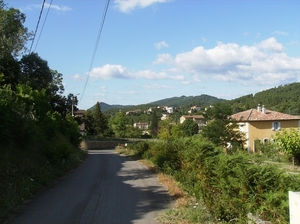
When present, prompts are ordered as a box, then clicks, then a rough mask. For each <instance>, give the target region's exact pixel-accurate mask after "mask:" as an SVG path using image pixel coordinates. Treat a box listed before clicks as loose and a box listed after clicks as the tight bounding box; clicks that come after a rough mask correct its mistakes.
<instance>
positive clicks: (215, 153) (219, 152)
mask: <svg viewBox="0 0 300 224" xmlns="http://www.w3.org/2000/svg"><path fill="white" fill-rule="evenodd" d="M145 145H147V147H145ZM139 147H140V148H139V150H138V151H137V152H139V154H140V155H143V156H144V157H145V156H146V157H147V158H149V159H151V160H152V161H153V162H154V164H155V165H156V166H157V167H158V168H159V170H161V171H162V172H164V173H167V174H171V175H173V176H174V177H175V178H176V179H177V181H179V182H180V184H181V185H182V186H183V187H184V189H185V190H186V191H187V192H188V193H189V194H190V195H193V196H194V197H196V199H197V200H202V201H203V202H204V203H205V206H206V208H207V209H208V211H209V212H210V213H211V214H212V215H213V216H214V217H215V219H216V220H222V221H224V222H230V223H247V214H248V213H250V212H251V213H253V214H257V215H259V217H260V218H261V219H263V220H266V221H271V222H272V223H288V221H289V216H288V214H289V212H288V191H300V178H299V175H295V174H288V173H286V172H285V171H284V170H283V169H279V168H278V167H277V166H275V165H269V164H267V163H265V162H263V160H262V158H263V157H261V156H259V157H257V156H254V155H249V154H247V153H246V152H243V151H236V152H232V153H230V154H226V153H225V152H224V150H223V149H222V148H218V147H216V146H215V145H214V144H213V143H211V142H209V141H207V140H205V139H203V138H201V137H198V136H194V137H191V138H180V139H176V140H174V141H168V142H164V141H157V142H151V143H150V142H147V143H145V142H144V143H143V144H141V145H140V146H139ZM262 150H264V149H263V148H262ZM264 152H265V153H267V152H266V151H265V150H264Z"/></svg>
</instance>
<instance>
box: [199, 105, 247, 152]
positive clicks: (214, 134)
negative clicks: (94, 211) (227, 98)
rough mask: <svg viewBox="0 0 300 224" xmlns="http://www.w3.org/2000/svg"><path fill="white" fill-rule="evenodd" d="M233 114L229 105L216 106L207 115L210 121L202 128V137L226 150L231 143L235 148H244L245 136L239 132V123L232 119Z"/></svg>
mask: <svg viewBox="0 0 300 224" xmlns="http://www.w3.org/2000/svg"><path fill="white" fill-rule="evenodd" d="M231 114H232V111H231V108H230V106H229V105H228V104H224V103H223V104H221V103H219V104H215V105H214V106H213V107H211V108H209V109H208V110H207V112H206V113H205V117H206V118H207V119H208V120H209V122H208V124H207V125H206V126H204V127H203V128H202V131H201V135H202V136H203V137H205V138H207V139H208V140H210V141H211V142H213V143H214V144H216V145H218V146H223V147H224V148H226V147H227V146H228V143H230V144H231V145H232V146H234V147H235V148H243V145H244V142H245V141H246V139H245V136H244V134H243V133H242V132H240V131H239V128H238V124H237V121H235V120H233V119H231V118H230V115H231Z"/></svg>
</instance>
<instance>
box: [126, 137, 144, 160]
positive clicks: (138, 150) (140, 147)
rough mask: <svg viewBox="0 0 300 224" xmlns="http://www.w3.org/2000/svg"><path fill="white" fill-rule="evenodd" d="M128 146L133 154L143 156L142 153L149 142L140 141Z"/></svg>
mask: <svg viewBox="0 0 300 224" xmlns="http://www.w3.org/2000/svg"><path fill="white" fill-rule="evenodd" d="M128 147H129V148H130V150H132V151H133V152H134V155H135V156H138V157H139V158H144V154H145V153H146V152H147V151H148V150H149V142H146V141H141V142H138V143H134V144H130V145H129V146H128Z"/></svg>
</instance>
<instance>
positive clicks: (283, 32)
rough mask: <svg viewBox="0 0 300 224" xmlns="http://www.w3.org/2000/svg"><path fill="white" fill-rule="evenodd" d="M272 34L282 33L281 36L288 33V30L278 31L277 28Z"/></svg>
mask: <svg viewBox="0 0 300 224" xmlns="http://www.w3.org/2000/svg"><path fill="white" fill-rule="evenodd" d="M274 34H277V35H283V36H288V35H289V33H288V32H285V31H279V30H276V31H275V32H274Z"/></svg>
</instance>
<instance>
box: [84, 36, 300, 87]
mask: <svg viewBox="0 0 300 224" xmlns="http://www.w3.org/2000/svg"><path fill="white" fill-rule="evenodd" d="M153 65H154V66H155V65H157V66H158V67H159V68H160V69H161V70H158V69H157V68H156V70H157V71H154V70H151V69H147V70H140V71H134V70H129V69H127V68H125V67H123V66H121V65H110V64H107V65H104V66H103V67H99V68H94V69H93V70H92V72H91V73H90V76H91V77H92V78H94V79H113V78H115V79H146V80H163V79H164V80H175V81H180V83H181V84H184V85H188V84H194V83H197V82H202V83H203V82H205V81H207V80H217V81H221V82H236V83H237V84H242V85H256V86H258V85H272V86H274V85H281V84H282V83H283V82H285V83H289V82H297V81H299V78H300V75H299V74H300V58H297V57H290V56H288V55H287V54H286V53H285V52H284V46H283V45H282V44H281V43H279V42H278V41H277V40H276V39H275V38H273V37H271V38H269V39H266V40H263V41H261V42H260V43H257V44H254V45H242V46H241V45H238V44H236V43H227V44H225V43H222V42H219V43H217V45H216V46H215V47H213V48H210V49H205V48H204V47H202V46H198V47H196V48H194V49H192V50H191V51H187V52H183V53H179V54H177V55H174V56H172V55H171V54H159V55H158V56H157V58H156V60H155V61H154V62H153ZM150 87H151V86H148V88H150ZM152 87H155V86H152Z"/></svg>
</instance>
